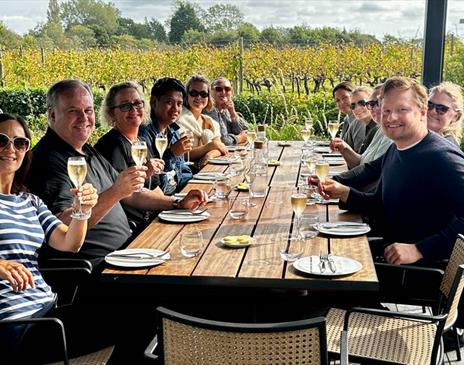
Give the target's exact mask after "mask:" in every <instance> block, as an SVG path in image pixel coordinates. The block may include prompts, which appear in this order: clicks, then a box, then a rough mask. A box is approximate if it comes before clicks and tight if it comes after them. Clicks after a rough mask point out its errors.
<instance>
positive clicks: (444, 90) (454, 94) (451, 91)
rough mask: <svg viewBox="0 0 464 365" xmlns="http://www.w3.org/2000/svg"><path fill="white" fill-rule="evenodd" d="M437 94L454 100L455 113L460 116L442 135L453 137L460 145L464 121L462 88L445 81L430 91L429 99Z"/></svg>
mask: <svg viewBox="0 0 464 365" xmlns="http://www.w3.org/2000/svg"><path fill="white" fill-rule="evenodd" d="M437 93H441V94H445V95H446V96H448V97H449V98H450V99H451V100H452V103H453V108H454V111H455V112H457V113H458V115H459V117H458V119H457V120H455V121H452V122H451V123H450V124H449V125H448V126H447V127H445V128H443V129H442V130H441V131H440V133H441V134H442V135H444V136H452V137H453V138H454V139H455V140H456V141H457V142H458V143H460V141H461V138H462V119H463V109H464V98H463V96H462V90H461V87H460V86H459V85H456V84H455V83H452V82H450V81H444V82H442V83H441V84H438V85H436V86H434V87H432V88H431V89H430V91H429V97H430V98H431V97H432V95H434V94H437Z"/></svg>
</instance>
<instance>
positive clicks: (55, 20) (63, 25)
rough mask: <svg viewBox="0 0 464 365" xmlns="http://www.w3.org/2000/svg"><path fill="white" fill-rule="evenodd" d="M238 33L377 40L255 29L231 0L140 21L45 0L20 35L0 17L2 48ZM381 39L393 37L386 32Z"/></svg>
mask: <svg viewBox="0 0 464 365" xmlns="http://www.w3.org/2000/svg"><path fill="white" fill-rule="evenodd" d="M239 38H243V40H244V42H245V45H246V44H249V43H257V42H263V43H269V44H271V45H275V46H277V45H278V46H288V45H300V46H310V47H314V46H317V45H318V44H320V43H325V44H327V43H328V44H334V45H340V44H347V43H352V44H355V45H357V46H364V45H368V44H371V43H376V42H379V40H378V39H376V38H375V37H374V36H373V35H368V34H363V33H361V32H359V31H356V30H355V31H347V30H345V29H337V28H331V27H323V28H311V27H310V26H307V25H299V26H294V27H291V28H284V27H272V26H271V27H267V28H265V29H263V30H262V31H260V30H259V29H258V28H257V27H256V26H254V25H253V24H251V23H247V22H245V21H244V14H243V13H242V11H241V10H240V9H239V8H238V7H237V6H235V5H230V4H216V5H212V6H210V7H208V8H206V9H204V8H202V7H200V6H199V5H196V4H193V3H190V2H189V1H187V0H174V3H173V12H172V15H171V16H170V18H168V20H167V21H166V22H165V24H163V23H162V22H160V20H159V19H156V18H155V17H151V18H147V17H146V18H145V19H144V20H143V22H136V21H134V20H133V19H130V18H125V17H123V16H122V15H121V11H120V10H119V9H118V8H117V7H116V6H115V5H114V4H113V3H110V2H105V1H103V0H66V1H59V0H49V3H48V9H47V20H46V21H45V22H42V23H39V24H37V25H36V27H35V28H34V29H33V30H30V31H29V32H28V33H27V34H25V35H24V36H20V35H19V34H16V33H14V32H13V31H11V30H10V29H8V28H7V27H6V26H5V25H4V24H3V23H2V22H1V21H0V47H2V48H18V47H27V48H30V47H33V48H40V47H41V48H60V49H86V48H94V47H100V48H113V47H119V48H122V49H151V48H154V47H157V46H160V45H172V44H185V45H191V44H194V43H203V44H211V45H216V46H222V45H224V44H228V43H230V42H233V41H236V40H237V39H239ZM383 41H384V42H387V43H388V42H392V41H395V42H396V41H399V40H398V39H396V38H395V37H392V36H386V37H385V38H384V39H383Z"/></svg>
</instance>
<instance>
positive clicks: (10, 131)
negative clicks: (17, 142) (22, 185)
mask: <svg viewBox="0 0 464 365" xmlns="http://www.w3.org/2000/svg"><path fill="white" fill-rule="evenodd" d="M0 133H3V134H6V135H7V136H8V137H9V138H10V139H13V138H15V137H26V138H27V136H26V133H25V132H24V128H23V127H22V126H21V124H19V122H18V121H16V120H11V119H10V120H6V121H4V122H2V123H0ZM25 154H26V151H18V150H17V149H16V148H14V146H13V143H12V142H11V141H10V142H8V144H7V145H6V147H5V148H3V149H0V172H1V174H2V175H3V174H8V175H11V176H14V174H15V173H16V171H18V170H19V168H20V167H21V165H22V163H23V160H24V156H25Z"/></svg>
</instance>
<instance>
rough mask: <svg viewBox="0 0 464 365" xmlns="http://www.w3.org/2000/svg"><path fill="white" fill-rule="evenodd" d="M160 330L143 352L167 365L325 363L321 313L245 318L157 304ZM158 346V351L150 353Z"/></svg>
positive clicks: (323, 329)
mask: <svg viewBox="0 0 464 365" xmlns="http://www.w3.org/2000/svg"><path fill="white" fill-rule="evenodd" d="M157 311H158V314H159V318H158V335H157V336H155V338H154V339H153V340H152V341H151V343H150V344H149V346H148V347H147V349H146V350H145V356H146V357H147V358H149V359H153V360H158V361H160V363H162V364H169V365H190V364H191V365H202V364H203V365H206V364H208V365H210V364H211V365H213V364H221V365H226V364H248V365H254V364H262V365H264V364H266V365H271V364H287V365H294V364H327V363H328V358H327V347H326V329H325V319H324V318H322V317H318V318H313V319H306V320H300V321H294V322H284V323H261V324H245V323H230V322H218V321H210V320H206V319H201V318H196V317H191V316H188V315H184V314H181V313H177V312H174V311H171V310H169V309H166V308H163V307H158V308H157ZM155 350H158V351H157V353H158V355H154V352H155Z"/></svg>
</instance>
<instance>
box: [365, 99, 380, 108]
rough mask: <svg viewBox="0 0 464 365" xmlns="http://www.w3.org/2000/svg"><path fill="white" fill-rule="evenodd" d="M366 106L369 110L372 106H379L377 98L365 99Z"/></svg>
mask: <svg viewBox="0 0 464 365" xmlns="http://www.w3.org/2000/svg"><path fill="white" fill-rule="evenodd" d="M366 107H367V109H369V110H372V109H374V108H378V107H379V101H378V100H368V101H366Z"/></svg>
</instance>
